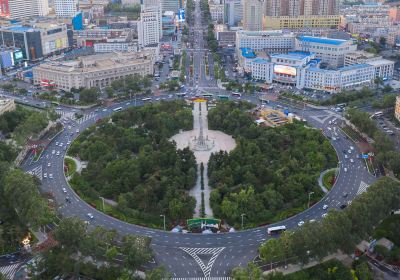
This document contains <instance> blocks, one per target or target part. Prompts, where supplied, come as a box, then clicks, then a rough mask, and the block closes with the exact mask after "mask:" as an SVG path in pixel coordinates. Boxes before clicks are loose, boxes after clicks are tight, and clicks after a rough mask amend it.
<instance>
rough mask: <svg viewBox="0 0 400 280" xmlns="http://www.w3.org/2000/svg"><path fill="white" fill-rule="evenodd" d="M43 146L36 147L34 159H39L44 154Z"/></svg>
mask: <svg viewBox="0 0 400 280" xmlns="http://www.w3.org/2000/svg"><path fill="white" fill-rule="evenodd" d="M42 152H43V148H41V147H40V148H37V149H36V155H35V156H34V157H33V161H37V160H39V158H40V156H41V155H42Z"/></svg>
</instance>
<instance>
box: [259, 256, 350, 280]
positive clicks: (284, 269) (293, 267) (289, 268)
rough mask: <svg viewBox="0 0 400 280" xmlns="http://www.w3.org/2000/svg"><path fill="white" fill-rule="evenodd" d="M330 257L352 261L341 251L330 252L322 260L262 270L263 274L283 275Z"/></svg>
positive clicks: (327, 259)
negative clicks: (275, 273)
mask: <svg viewBox="0 0 400 280" xmlns="http://www.w3.org/2000/svg"><path fill="white" fill-rule="evenodd" d="M332 259H337V260H338V261H341V262H347V261H349V260H350V261H352V260H351V258H350V257H349V256H348V255H345V254H343V253H341V252H337V253H335V254H331V255H329V256H326V257H325V258H324V259H323V260H322V261H312V262H309V263H308V264H305V265H303V266H301V265H299V264H289V265H287V266H286V267H277V268H274V269H272V270H267V271H265V272H264V275H267V274H269V273H272V272H281V273H283V274H284V275H285V274H290V273H294V272H297V271H300V270H303V269H306V268H310V267H313V266H316V265H319V264H321V263H323V262H327V261H329V260H332ZM267 268H268V266H267Z"/></svg>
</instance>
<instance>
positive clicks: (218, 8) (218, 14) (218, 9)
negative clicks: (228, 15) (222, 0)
mask: <svg viewBox="0 0 400 280" xmlns="http://www.w3.org/2000/svg"><path fill="white" fill-rule="evenodd" d="M209 7H210V14H211V19H212V20H213V21H215V22H218V23H223V22H224V12H225V10H224V8H225V7H224V4H211V3H210V4H209Z"/></svg>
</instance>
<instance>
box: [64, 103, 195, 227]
mask: <svg viewBox="0 0 400 280" xmlns="http://www.w3.org/2000/svg"><path fill="white" fill-rule="evenodd" d="M192 127H193V118H192V114H191V109H190V108H189V107H187V106H186V104H185V102H184V101H172V102H161V103H157V104H149V105H145V106H141V107H135V108H129V109H127V110H124V111H121V112H118V113H115V114H113V115H112V117H111V118H109V119H103V120H102V121H101V122H99V123H97V124H96V125H95V126H92V127H90V128H88V129H86V130H85V131H83V132H82V133H81V134H80V135H79V137H78V138H77V139H76V140H75V141H74V142H73V143H72V145H71V147H70V149H69V151H68V153H69V154H70V155H71V156H79V157H80V159H82V160H84V161H88V165H87V168H85V169H83V170H82V172H81V174H75V175H74V176H73V178H72V179H71V181H70V184H71V185H72V187H73V188H74V189H75V191H76V192H77V193H78V194H79V195H80V196H81V197H82V198H83V199H84V200H86V201H87V202H89V203H90V204H91V205H92V206H95V207H97V208H99V210H103V211H104V212H106V213H107V214H110V215H112V216H114V217H116V218H119V219H122V220H125V221H127V222H131V223H134V224H140V225H145V226H150V227H161V223H162V221H161V219H160V214H165V215H166V217H168V218H169V220H170V221H172V220H174V221H176V220H178V219H186V218H190V217H192V214H193V211H194V207H195V203H196V202H195V199H194V198H192V197H191V196H189V195H188V192H187V190H189V189H190V188H192V187H193V186H194V184H195V180H196V161H195V157H194V155H193V153H192V152H191V151H190V150H189V149H188V148H185V149H183V150H177V149H176V145H175V143H173V142H171V141H169V138H170V137H171V136H173V135H174V134H176V133H177V132H178V131H179V130H180V129H183V130H191V129H192ZM100 197H103V198H106V199H109V200H112V201H115V202H116V203H115V206H113V207H112V206H110V205H107V204H106V207H107V208H106V209H101V207H102V206H101V205H102V204H101V203H100V199H99V198H100Z"/></svg>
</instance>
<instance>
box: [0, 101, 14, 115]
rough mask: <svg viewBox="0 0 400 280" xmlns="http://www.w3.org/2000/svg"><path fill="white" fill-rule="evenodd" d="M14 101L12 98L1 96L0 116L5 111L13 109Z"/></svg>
mask: <svg viewBox="0 0 400 280" xmlns="http://www.w3.org/2000/svg"><path fill="white" fill-rule="evenodd" d="M14 110H15V103H14V99H12V98H1V99H0V116H1V115H3V114H4V113H6V112H10V111H14Z"/></svg>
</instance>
